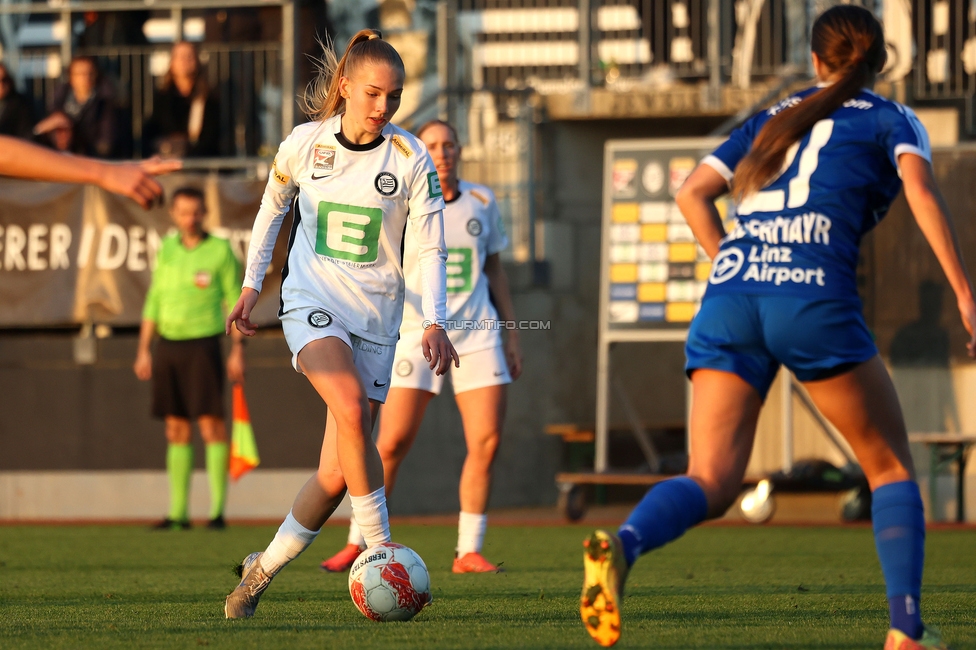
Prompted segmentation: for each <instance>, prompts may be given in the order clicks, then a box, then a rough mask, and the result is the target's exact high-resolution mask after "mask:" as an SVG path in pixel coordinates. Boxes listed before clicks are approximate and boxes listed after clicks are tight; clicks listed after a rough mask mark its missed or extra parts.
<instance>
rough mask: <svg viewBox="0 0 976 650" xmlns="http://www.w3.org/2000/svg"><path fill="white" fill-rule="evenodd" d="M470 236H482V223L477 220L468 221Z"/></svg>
mask: <svg viewBox="0 0 976 650" xmlns="http://www.w3.org/2000/svg"><path fill="white" fill-rule="evenodd" d="M467 228H468V234H469V235H471V236H472V237H477V236H478V235H480V234H481V222H480V221H478V220H477V219H475V218H471V219H469V220H468V226H467Z"/></svg>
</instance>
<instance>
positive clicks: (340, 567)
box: [319, 544, 366, 573]
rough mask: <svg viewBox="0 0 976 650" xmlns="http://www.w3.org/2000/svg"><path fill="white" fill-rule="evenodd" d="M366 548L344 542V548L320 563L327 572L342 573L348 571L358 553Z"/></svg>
mask: <svg viewBox="0 0 976 650" xmlns="http://www.w3.org/2000/svg"><path fill="white" fill-rule="evenodd" d="M365 550H366V549H364V548H360V547H359V546H358V545H357V544H346V546H345V548H343V549H342V550H341V551H339V552H338V553H336V554H335V555H333V556H332V557H330V558H329V559H328V560H326V561H325V562H323V563H322V564H321V565H319V566H321V567H322V570H323V571H328V572H329V573H342V572H344V571H348V570H349V569H350V568H351V567H352V563H353V562H355V561H356V558H357V557H359V554H360V553H362V552H363V551H365Z"/></svg>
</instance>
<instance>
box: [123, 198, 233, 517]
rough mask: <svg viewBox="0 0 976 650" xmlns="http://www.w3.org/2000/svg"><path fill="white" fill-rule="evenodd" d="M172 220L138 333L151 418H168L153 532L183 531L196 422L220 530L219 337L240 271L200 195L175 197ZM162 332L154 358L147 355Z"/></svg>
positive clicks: (223, 448)
mask: <svg viewBox="0 0 976 650" xmlns="http://www.w3.org/2000/svg"><path fill="white" fill-rule="evenodd" d="M170 215H171V216H172V218H173V221H174V223H175V224H176V228H177V232H176V233H174V234H172V235H168V236H167V237H166V238H165V239H163V242H162V246H161V247H160V250H159V253H158V254H157V256H156V270H155V271H153V276H152V284H151V285H150V287H149V293H148V294H147V295H146V304H145V307H144V308H143V311H142V328H141V330H140V332H139V351H138V353H137V356H136V362H135V365H134V370H135V373H136V376H137V377H138V378H139V379H141V380H143V381H146V380H148V379H150V378H152V380H153V387H152V393H153V397H152V413H153V416H154V417H157V418H160V419H163V420H165V422H166V440H167V441H168V442H169V446H168V449H167V452H166V471H167V473H168V475H169V486H170V505H169V514H168V515H167V516H166V518H165V519H163V521H162V522H160V523H159V524H158V525H157V526H156V527H157V528H159V529H186V528H189V527H190V522H189V516H188V512H187V507H188V501H189V492H190V478H191V476H192V473H193V446H192V445H191V444H190V421H191V420H196V421H197V424H198V425H199V427H200V435H201V437H203V440H204V442H205V443H206V447H207V476H208V477H209V479H210V522H209V524H207V525H208V527H210V528H224V526H225V523H224V515H223V512H224V501H225V497H226V494H227V468H228V462H229V460H230V449H229V446H228V444H227V427H226V426H225V424H224V377H223V369H222V367H221V366H222V365H223V364H222V363H221V353H220V337H221V336H222V335H223V333H224V310H225V309H230V307H232V306H233V305H234V304H235V303H236V302H237V299H238V298H239V297H240V293H241V265H240V263H239V262H238V260H237V258H236V257H235V256H234V253H233V251H232V250H231V248H230V244H229V243H228V242H227V241H226V240H224V239H220V238H218V237H213V236H211V235H209V234H208V233H207V232H206V231H204V230H203V219H204V217H206V215H207V210H206V206H205V203H204V198H203V193H202V192H200V190H198V189H196V188H192V187H184V188H181V189H178V190H176V192H174V193H173V199H172V202H171V208H170ZM232 332H233V346H232V348H231V353H230V356H229V357H228V358H227V378H228V379H229V380H230V381H231V382H242V381H244V344H243V340H242V336H241V334H239V333H238V332H237V330H236V329H234V330H232ZM157 333H158V334H159V341H158V342H157V343H156V350H155V356H153V354H152V353H151V352H150V344H151V343H152V340H153V337H154V336H155V335H156V334H157Z"/></svg>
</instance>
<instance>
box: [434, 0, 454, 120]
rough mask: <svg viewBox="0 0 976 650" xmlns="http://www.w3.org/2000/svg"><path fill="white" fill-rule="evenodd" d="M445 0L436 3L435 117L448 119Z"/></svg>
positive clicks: (448, 76)
mask: <svg viewBox="0 0 976 650" xmlns="http://www.w3.org/2000/svg"><path fill="white" fill-rule="evenodd" d="M448 4H449V3H448V2H447V0H441V2H438V3H437V89H438V93H437V118H438V119H441V120H444V121H447V120H448V119H449V117H450V116H449V115H448V113H449V106H448V97H447V89H448V87H449V86H450V85H451V78H450V74H449V72H448V68H449V67H450V62H449V61H448V59H450V54H449V51H448V45H447V43H448V39H449V38H450V37H449V36H448V33H447V29H448V28H447V12H448Z"/></svg>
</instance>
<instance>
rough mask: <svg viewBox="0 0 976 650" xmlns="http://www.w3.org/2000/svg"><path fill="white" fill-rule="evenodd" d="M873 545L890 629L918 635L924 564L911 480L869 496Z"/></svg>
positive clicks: (921, 520) (921, 523)
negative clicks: (880, 574) (889, 616)
mask: <svg viewBox="0 0 976 650" xmlns="http://www.w3.org/2000/svg"><path fill="white" fill-rule="evenodd" d="M871 520H872V522H873V525H874V543H875V545H876V546H877V547H878V559H879V560H881V571H882V573H884V578H885V584H886V585H887V595H888V608H889V611H890V613H891V627H893V628H895V629H897V630H901V631H902V632H904V633H905V634H907V635H908V636H909V637H911V638H913V639H917V638H919V637H920V636H922V613H921V611H920V610H919V604H918V601H919V597H920V596H921V593H922V565H923V564H924V562H925V511H924V509H923V507H922V495H921V494H920V493H919V491H918V485H917V484H916V483H915V482H914V481H901V482H899V483H889V484H888V485H882V486H881V487H879V488H878V489H877V490H875V491H874V492H872V493H871Z"/></svg>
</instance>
